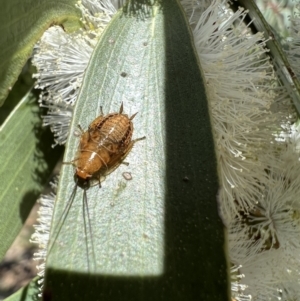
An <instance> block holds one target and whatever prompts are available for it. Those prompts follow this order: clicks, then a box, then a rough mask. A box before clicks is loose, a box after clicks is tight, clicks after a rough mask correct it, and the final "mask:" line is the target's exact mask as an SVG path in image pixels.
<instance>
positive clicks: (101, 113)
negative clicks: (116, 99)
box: [100, 106, 104, 116]
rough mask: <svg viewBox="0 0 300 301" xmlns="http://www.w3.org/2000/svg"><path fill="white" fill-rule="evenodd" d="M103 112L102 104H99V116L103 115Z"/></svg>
mask: <svg viewBox="0 0 300 301" xmlns="http://www.w3.org/2000/svg"><path fill="white" fill-rule="evenodd" d="M103 115H104V114H103V107H102V106H100V116H103Z"/></svg>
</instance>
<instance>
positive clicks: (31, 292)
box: [4, 277, 40, 301]
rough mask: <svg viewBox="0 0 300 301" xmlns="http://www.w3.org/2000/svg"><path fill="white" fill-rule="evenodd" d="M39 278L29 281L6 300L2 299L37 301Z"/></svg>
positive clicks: (9, 300) (8, 300)
mask: <svg viewBox="0 0 300 301" xmlns="http://www.w3.org/2000/svg"><path fill="white" fill-rule="evenodd" d="M38 280H39V278H38V277H37V278H35V279H33V280H31V282H30V283H28V284H27V285H26V286H24V287H23V288H21V289H19V290H18V291H17V292H16V293H14V294H13V295H11V296H9V297H8V298H6V299H4V300H5V301H37V300H39V299H38V294H39V293H40V292H39V285H38V283H37V282H38Z"/></svg>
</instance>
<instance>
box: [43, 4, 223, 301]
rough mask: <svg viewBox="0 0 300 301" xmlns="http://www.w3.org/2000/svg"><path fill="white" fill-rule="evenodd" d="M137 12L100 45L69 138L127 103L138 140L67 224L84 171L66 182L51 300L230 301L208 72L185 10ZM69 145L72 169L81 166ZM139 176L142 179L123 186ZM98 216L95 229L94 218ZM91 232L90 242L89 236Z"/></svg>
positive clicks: (168, 7) (50, 275) (120, 17)
mask: <svg viewBox="0 0 300 301" xmlns="http://www.w3.org/2000/svg"><path fill="white" fill-rule="evenodd" d="M143 2H144V4H142V3H139V2H138V1H132V2H129V5H128V6H126V7H125V8H124V9H123V10H122V11H120V12H119V13H117V15H116V16H115V18H114V19H113V21H112V22H111V24H110V25H109V26H108V27H107V29H106V30H105V32H104V33H103V35H102V36H101V40H100V41H99V43H98V45H97V47H96V49H95V51H94V53H93V56H92V58H91V60H90V64H89V66H88V68H87V70H86V74H85V78H84V82H83V85H82V88H81V92H80V95H79V97H78V100H77V104H76V107H75V112H74V118H73V121H72V126H71V133H73V132H74V130H76V129H77V125H78V124H80V125H81V126H82V127H83V128H84V129H87V127H88V125H89V124H90V123H91V122H92V121H93V120H94V119H95V118H96V117H97V116H98V115H99V114H100V106H103V111H104V113H105V114H106V113H108V112H118V111H119V107H120V105H121V102H123V103H124V111H125V113H127V114H128V115H129V116H131V115H132V114H134V113H136V112H138V115H137V116H136V117H135V118H134V120H133V121H134V127H135V129H134V132H133V137H134V138H138V137H142V136H144V135H145V136H146V139H145V140H142V141H139V142H137V143H136V144H135V145H134V147H133V149H132V151H131V152H130V153H129V155H128V156H127V158H126V161H127V162H129V163H130V165H129V166H125V165H120V166H119V167H118V168H117V169H116V170H115V171H114V172H113V173H111V174H110V175H108V176H107V178H106V180H105V181H104V182H103V183H102V188H98V186H94V187H91V188H89V189H88V190H87V202H88V208H89V217H88V216H87V213H86V210H85V209H84V204H83V190H82V189H81V188H79V187H78V189H77V191H76V194H75V197H74V199H73V203H72V206H71V207H70V208H69V209H68V212H67V215H65V216H64V215H63V213H65V212H64V210H65V208H67V207H66V206H67V204H68V201H69V200H70V199H71V194H72V191H73V188H74V187H75V183H74V177H73V175H74V169H73V168H72V166H70V165H64V167H63V169H62V173H61V178H60V183H59V188H58V196H57V200H56V205H55V212H54V225H55V226H54V228H52V231H51V240H50V241H51V242H50V246H51V247H50V253H49V256H48V259H47V268H46V288H47V291H49V292H51V294H52V300H73V301H74V300H100V299H101V300H172V301H176V300H185V301H186V300H214V301H216V300H229V296H228V286H227V264H226V259H225V254H224V233H223V231H224V230H223V225H222V222H221V220H220V218H219V216H218V208H217V197H216V196H217V192H218V175H217V166H216V158H215V154H214V143H213V136H212V131H211V125H210V116H209V108H208V104H207V99H206V95H205V88H204V83H203V79H202V74H201V71H200V69H199V64H198V61H197V57H196V54H195V51H194V46H193V43H192V36H191V33H190V31H189V28H188V25H187V21H186V19H185V16H184V14H183V12H182V10H181V8H180V7H179V4H178V2H177V1H175V0H165V1H163V2H162V4H158V3H155V4H154V5H150V4H147V3H146V1H143ZM77 147H78V138H76V137H74V136H72V135H70V137H69V139H68V143H67V149H66V153H65V157H64V161H65V162H68V161H71V160H72V159H74V158H75V156H76V150H77ZM125 171H127V172H131V174H132V180H130V181H128V180H126V179H124V178H123V177H122V173H123V172H125ZM88 218H90V224H91V229H89V224H88V222H87V219H88ZM90 230H91V232H92V233H91V232H90Z"/></svg>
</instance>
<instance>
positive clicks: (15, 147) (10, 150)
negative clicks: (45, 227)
mask: <svg viewBox="0 0 300 301" xmlns="http://www.w3.org/2000/svg"><path fill="white" fill-rule="evenodd" d="M40 113H41V112H40V109H39V107H38V104H37V99H36V97H35V96H34V95H33V94H32V93H31V92H29V93H27V95H26V96H25V97H24V98H23V99H22V100H21V101H20V103H19V104H18V106H17V107H16V108H15V109H14V110H13V111H12V112H11V114H10V115H9V117H8V118H7V119H6V121H5V122H4V123H3V124H2V126H1V127H0V149H1V152H0V166H1V168H0V182H1V186H0V208H1V210H0V221H1V227H0V241H1V244H0V258H3V256H4V254H5V253H6V251H7V250H8V248H9V247H10V245H11V244H12V242H13V241H14V239H15V238H16V236H17V234H18V233H19V232H20V230H21V227H22V225H23V223H24V222H25V220H26V218H27V216H28V214H29V212H30V210H31V208H32V206H33V205H34V203H35V201H36V200H37V198H38V196H39V194H40V192H41V190H42V189H43V186H44V184H45V182H46V181H47V179H48V177H49V176H50V173H51V172H52V170H53V168H54V166H55V164H56V163H57V161H58V159H59V156H60V155H61V151H62V148H55V149H52V148H51V143H52V141H53V137H52V136H53V135H52V134H51V132H50V131H49V130H45V129H43V128H42V127H41V118H40Z"/></svg>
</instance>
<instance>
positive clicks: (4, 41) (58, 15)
mask: <svg viewBox="0 0 300 301" xmlns="http://www.w3.org/2000/svg"><path fill="white" fill-rule="evenodd" d="M75 3H76V1H75V0H52V1H48V0H26V1H23V0H9V1H7V0H0V7H1V9H0V20H1V23H0V32H1V35H0V45H1V48H0V70H1V73H0V106H1V105H2V104H3V102H4V100H5V98H6V97H7V94H8V93H9V91H10V90H11V89H12V86H13V85H14V83H15V82H16V80H17V78H18V75H19V74H20V72H21V70H22V68H23V66H24V65H25V63H26V61H27V60H28V58H29V57H30V55H31V53H32V49H33V46H34V44H35V43H36V42H37V40H38V39H39V38H40V37H41V36H42V34H43V32H44V31H45V30H46V29H47V28H48V27H50V26H51V25H54V24H61V25H62V26H64V28H65V30H66V31H73V30H75V29H78V28H79V18H80V14H79V11H78V10H77V9H76V7H75Z"/></svg>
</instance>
